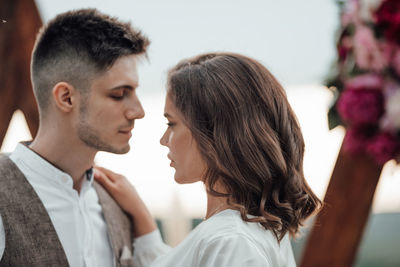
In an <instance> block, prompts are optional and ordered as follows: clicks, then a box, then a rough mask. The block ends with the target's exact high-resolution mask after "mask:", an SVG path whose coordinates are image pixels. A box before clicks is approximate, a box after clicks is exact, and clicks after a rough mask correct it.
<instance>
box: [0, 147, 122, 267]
mask: <svg viewBox="0 0 400 267" xmlns="http://www.w3.org/2000/svg"><path fill="white" fill-rule="evenodd" d="M10 159H11V160H12V161H13V162H14V163H15V164H16V165H17V166H18V168H19V169H20V170H21V172H22V173H23V174H24V175H25V177H26V178H27V180H28V182H29V183H30V184H31V185H32V187H33V188H34V189H35V191H36V193H37V194H38V196H39V198H40V200H41V201H42V202H43V205H44V207H45V208H46V211H47V213H48V214H49V216H50V219H51V222H52V223H53V225H54V228H55V230H56V232H57V235H58V238H59V240H60V242H61V244H62V246H63V248H64V251H65V254H66V256H67V259H68V262H69V265H70V266H73V267H75V266H77V267H78V266H88V267H89V266H93V267H101V266H104V267H110V266H114V264H115V263H114V255H113V251H112V248H111V243H110V240H109V236H108V232H107V225H106V223H105V220H104V217H103V213H102V209H101V206H100V203H99V199H98V196H97V193H96V191H95V190H94V188H93V186H92V182H93V172H92V171H88V172H87V179H85V181H84V182H83V185H82V189H81V192H80V194H78V192H77V191H76V190H74V189H73V188H72V186H73V181H72V178H71V176H70V175H69V174H67V173H65V172H63V171H61V170H59V169H57V168H56V167H54V166H53V165H52V164H50V163H49V162H48V161H46V160H45V159H43V158H42V157H40V156H39V155H38V154H36V153H35V152H33V151H32V150H30V149H29V148H28V147H26V146H25V145H23V144H18V145H17V147H16V149H15V151H14V152H13V153H12V154H11V155H10ZM4 249H5V233H4V226H3V223H2V220H1V214H0V259H1V258H2V256H3V253H4Z"/></svg>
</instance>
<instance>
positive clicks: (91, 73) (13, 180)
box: [0, 9, 154, 267]
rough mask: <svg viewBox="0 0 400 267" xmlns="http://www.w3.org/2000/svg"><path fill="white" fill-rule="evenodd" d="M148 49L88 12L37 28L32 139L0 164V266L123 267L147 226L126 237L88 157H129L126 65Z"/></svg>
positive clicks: (136, 35) (132, 89)
mask: <svg viewBox="0 0 400 267" xmlns="http://www.w3.org/2000/svg"><path fill="white" fill-rule="evenodd" d="M148 44H149V41H148V39H147V38H146V37H144V36H143V35H142V34H141V33H140V32H138V31H136V30H134V29H133V28H132V27H131V26H130V24H127V23H122V22H120V21H118V20H117V19H115V18H111V17H109V16H107V15H104V14H101V13H100V12H98V11H97V10H94V9H84V10H77V11H71V12H67V13H64V14H60V15H58V16H57V17H56V18H54V19H53V20H52V21H50V22H49V23H48V24H47V25H45V26H44V27H43V28H42V30H41V31H40V33H39V35H38V38H37V40H36V44H35V47H34V51H33V54H32V62H31V76H32V83H33V89H34V93H35V97H36V100H37V103H38V107H39V114H40V126H39V131H38V133H37V136H36V137H35V139H34V140H33V142H31V143H25V144H22V143H21V144H18V146H17V148H16V149H15V151H14V152H13V153H12V154H11V155H10V156H9V157H7V156H5V155H0V266H96V267H98V266H132V264H133V263H132V233H134V235H135V236H140V235H143V234H146V233H149V232H152V231H153V230H154V222H153V226H152V227H151V228H150V229H136V228H132V226H131V223H130V222H131V220H130V219H129V218H127V217H126V215H125V214H124V213H123V212H122V211H121V210H120V209H119V207H118V206H117V205H116V204H115V202H114V201H113V199H112V198H111V197H110V196H109V195H108V194H107V193H106V192H105V191H104V189H103V188H102V187H101V186H99V184H96V183H94V182H93V171H92V166H93V160H94V157H95V155H96V153H97V152H98V151H107V152H112V153H117V154H122V153H126V152H128V151H129V149H130V147H129V139H130V137H131V130H132V129H133V127H134V121H135V120H136V119H141V118H143V116H144V111H143V108H142V106H141V103H140V101H139V99H138V97H137V95H136V88H137V87H138V85H139V84H138V74H137V69H136V63H137V60H138V58H139V57H140V56H143V55H144V54H146V48H147V46H148ZM143 216H145V218H144V219H147V217H146V216H148V217H149V218H150V215H149V214H148V212H146V211H144V212H143ZM142 219H143V218H142ZM149 220H151V221H152V219H149Z"/></svg>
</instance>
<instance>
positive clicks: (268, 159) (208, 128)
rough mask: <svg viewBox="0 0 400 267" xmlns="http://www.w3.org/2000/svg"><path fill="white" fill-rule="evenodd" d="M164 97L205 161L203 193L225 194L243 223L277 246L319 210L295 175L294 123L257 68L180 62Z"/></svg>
mask: <svg viewBox="0 0 400 267" xmlns="http://www.w3.org/2000/svg"><path fill="white" fill-rule="evenodd" d="M167 95H168V97H170V99H171V101H172V102H173V103H174V104H175V106H176V108H177V109H178V111H179V112H180V113H181V114H182V117H183V119H184V123H185V124H186V125H187V126H188V128H189V129H190V130H191V133H192V135H193V138H194V140H195V141H196V143H197V146H198V148H199V150H200V153H201V155H202V157H203V159H204V160H205V162H206V164H207V171H206V174H205V177H203V178H204V182H205V185H206V189H207V192H209V193H211V194H213V195H215V196H220V197H227V198H228V204H230V205H231V206H232V207H233V208H235V209H237V210H239V211H240V214H241V217H242V219H243V220H244V221H247V222H258V223H260V224H261V225H263V227H264V228H265V229H267V230H271V231H272V232H273V233H274V235H275V236H276V238H277V239H278V241H280V240H282V238H283V237H284V236H285V234H286V233H290V234H291V235H292V236H293V235H295V234H296V233H297V232H298V230H299V228H300V226H302V225H303V224H302V223H303V221H304V220H305V219H306V218H307V217H308V216H310V215H311V214H313V213H314V212H316V211H317V210H319V209H320V207H321V205H322V202H321V201H320V200H319V199H318V197H317V196H316V195H315V194H314V193H313V192H312V190H311V189H310V187H309V186H308V184H307V182H306V180H305V178H304V174H303V155H304V140H303V136H302V133H301V130H300V127H299V123H298V121H297V118H296V116H295V114H294V112H293V110H292V108H291V107H290V105H289V102H288V100H287V97H286V93H285V91H284V89H283V88H282V86H281V85H280V84H279V82H278V81H277V80H276V79H275V77H274V76H273V75H272V74H271V73H270V72H269V71H268V70H267V69H266V68H265V67H264V66H263V65H262V64H260V63H259V62H257V61H256V60H254V59H251V58H248V57H245V56H242V55H238V54H232V53H211V54H204V55H200V56H197V57H194V58H191V59H187V60H183V61H181V62H180V63H178V65H177V66H175V67H174V68H172V69H171V70H170V71H169V73H168V79H167ZM218 184H222V185H223V187H224V189H225V190H226V192H227V193H222V192H218V191H217V190H216V189H215V188H216V185H218ZM248 215H253V216H255V217H249V216H248Z"/></svg>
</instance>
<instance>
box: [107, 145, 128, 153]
mask: <svg viewBox="0 0 400 267" xmlns="http://www.w3.org/2000/svg"><path fill="white" fill-rule="evenodd" d="M110 150H111V151H106V152H110V153H114V154H126V153H128V152H129V150H131V147H130V145H126V146H124V147H123V148H112V149H110Z"/></svg>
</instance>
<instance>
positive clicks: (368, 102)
mask: <svg viewBox="0 0 400 267" xmlns="http://www.w3.org/2000/svg"><path fill="white" fill-rule="evenodd" d="M337 111H338V112H339V115H340V116H341V117H342V118H343V120H344V121H346V122H348V123H349V124H350V125H365V124H376V123H377V122H378V120H379V118H380V117H381V116H382V114H383V111H384V110H383V94H382V91H381V90H376V89H375V90H374V89H357V90H355V89H351V90H345V91H344V92H343V93H342V94H341V96H340V98H339V100H338V102H337Z"/></svg>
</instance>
